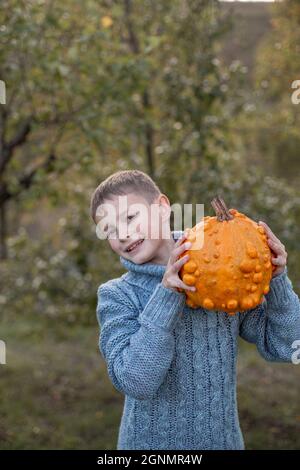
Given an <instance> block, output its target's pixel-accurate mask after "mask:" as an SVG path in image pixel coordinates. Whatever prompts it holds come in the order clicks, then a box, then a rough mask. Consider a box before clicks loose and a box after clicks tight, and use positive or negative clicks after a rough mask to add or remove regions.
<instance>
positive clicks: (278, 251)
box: [268, 238, 284, 255]
mask: <svg viewBox="0 0 300 470" xmlns="http://www.w3.org/2000/svg"><path fill="white" fill-rule="evenodd" d="M268 245H269V247H271V248H272V250H273V251H274V253H276V254H278V255H281V254H283V253H284V248H283V246H282V245H281V243H280V244H279V243H277V242H274V241H273V240H271V238H268Z"/></svg>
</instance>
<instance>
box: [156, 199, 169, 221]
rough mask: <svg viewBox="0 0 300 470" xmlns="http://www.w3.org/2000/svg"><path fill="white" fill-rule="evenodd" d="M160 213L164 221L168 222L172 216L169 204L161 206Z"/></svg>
mask: <svg viewBox="0 0 300 470" xmlns="http://www.w3.org/2000/svg"><path fill="white" fill-rule="evenodd" d="M159 211H160V214H161V216H162V219H163V220H167V219H168V218H169V217H170V214H171V207H170V206H169V205H167V204H162V203H160V204H159Z"/></svg>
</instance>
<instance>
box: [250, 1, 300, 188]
mask: <svg viewBox="0 0 300 470" xmlns="http://www.w3.org/2000/svg"><path fill="white" fill-rule="evenodd" d="M272 12H273V13H272V18H271V28H272V29H271V31H270V33H268V34H267V35H266V37H265V39H264V40H263V42H262V44H261V46H260V47H259V49H258V51H257V59H256V71H255V76H256V96H255V101H256V112H255V121H256V125H255V126H254V127H255V133H256V138H255V139H254V141H255V145H256V149H257V151H258V153H259V154H263V156H264V162H262V163H263V164H264V165H265V167H266V168H267V170H268V171H274V172H275V175H277V176H279V177H285V178H286V179H287V180H289V181H290V182H291V183H292V184H293V185H294V186H295V187H297V186H299V151H298V149H299V146H300V134H299V126H300V107H299V105H296V104H293V102H292V94H293V92H294V91H295V90H294V89H293V88H292V84H293V82H294V81H295V80H299V78H300V76H299V67H300V54H299V53H300V3H299V1H297V0H284V1H282V2H276V3H275V4H274V6H273V8H272Z"/></svg>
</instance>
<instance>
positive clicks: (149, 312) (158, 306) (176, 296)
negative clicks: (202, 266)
mask: <svg viewBox="0 0 300 470" xmlns="http://www.w3.org/2000/svg"><path fill="white" fill-rule="evenodd" d="M185 299H186V295H185V293H181V292H175V291H173V290H171V289H168V288H167V287H165V286H164V285H163V284H162V283H159V284H158V285H157V286H156V288H155V290H154V291H153V294H152V295H151V297H150V299H149V300H148V302H147V304H146V306H145V308H144V310H143V311H142V313H141V315H140V317H139V319H140V320H141V321H142V322H144V323H145V322H146V323H152V324H155V325H156V326H159V327H161V328H165V329H167V330H172V329H173V328H174V327H175V325H176V323H177V321H178V319H179V317H180V312H181V310H183V308H184V305H185Z"/></svg>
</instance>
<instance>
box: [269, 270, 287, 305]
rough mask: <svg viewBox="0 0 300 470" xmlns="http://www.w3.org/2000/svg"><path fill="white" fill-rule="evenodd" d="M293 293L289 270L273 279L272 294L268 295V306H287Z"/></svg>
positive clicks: (271, 284)
mask: <svg viewBox="0 0 300 470" xmlns="http://www.w3.org/2000/svg"><path fill="white" fill-rule="evenodd" d="M292 292H293V286H292V283H291V281H290V279H289V278H288V275H287V268H285V270H284V271H283V272H282V273H281V274H278V275H277V276H275V277H273V278H272V279H271V282H270V292H269V293H268V294H267V295H266V299H267V302H268V305H269V306H271V307H276V308H278V307H281V306H282V304H286V303H287V302H288V301H289V300H290V298H291V293H292Z"/></svg>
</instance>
